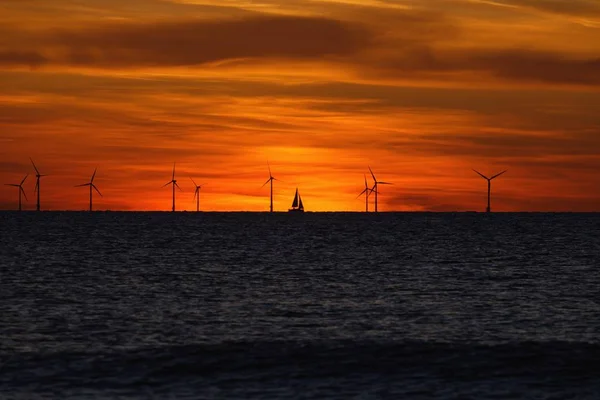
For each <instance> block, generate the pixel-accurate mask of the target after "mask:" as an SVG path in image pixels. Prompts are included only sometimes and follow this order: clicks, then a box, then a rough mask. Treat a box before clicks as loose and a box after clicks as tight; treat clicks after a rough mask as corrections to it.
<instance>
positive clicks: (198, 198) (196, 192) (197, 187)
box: [190, 178, 204, 212]
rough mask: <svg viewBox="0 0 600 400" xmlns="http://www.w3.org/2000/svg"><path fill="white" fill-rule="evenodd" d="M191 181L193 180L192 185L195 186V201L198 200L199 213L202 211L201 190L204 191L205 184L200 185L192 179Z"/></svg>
mask: <svg viewBox="0 0 600 400" xmlns="http://www.w3.org/2000/svg"><path fill="white" fill-rule="evenodd" d="M190 179H191V180H192V183H193V184H194V200H196V212H199V211H200V189H202V187H203V186H204V184H202V185H198V184H196V182H195V181H194V180H193V179H192V178H190Z"/></svg>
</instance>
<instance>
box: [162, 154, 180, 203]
mask: <svg viewBox="0 0 600 400" xmlns="http://www.w3.org/2000/svg"><path fill="white" fill-rule="evenodd" d="M169 185H172V186H173V203H172V206H171V211H172V212H175V187H176V186H177V189H179V191H181V192H183V190H181V188H180V187H179V185H178V184H177V180H176V179H175V163H173V174H172V175H171V180H170V181H169V182H167V183H165V184H164V185H163V187H166V186H169Z"/></svg>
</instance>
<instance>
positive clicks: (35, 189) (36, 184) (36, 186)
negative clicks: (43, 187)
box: [33, 179, 40, 193]
mask: <svg viewBox="0 0 600 400" xmlns="http://www.w3.org/2000/svg"><path fill="white" fill-rule="evenodd" d="M39 186H40V180H39V179H38V180H37V181H36V182H35V188H34V189H33V193H37V191H38V188H39Z"/></svg>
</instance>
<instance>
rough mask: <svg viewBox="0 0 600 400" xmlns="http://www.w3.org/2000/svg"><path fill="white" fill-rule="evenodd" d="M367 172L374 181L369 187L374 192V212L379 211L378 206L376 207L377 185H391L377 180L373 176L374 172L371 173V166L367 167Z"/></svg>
mask: <svg viewBox="0 0 600 400" xmlns="http://www.w3.org/2000/svg"><path fill="white" fill-rule="evenodd" d="M369 172H371V176H372V177H373V182H374V183H373V187H372V188H371V191H372V192H374V193H375V212H379V208H378V204H379V202H378V196H379V185H391V183H389V182H383V181H378V180H377V178H376V177H375V174H374V173H373V170H372V169H371V167H369Z"/></svg>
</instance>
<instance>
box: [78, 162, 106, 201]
mask: <svg viewBox="0 0 600 400" xmlns="http://www.w3.org/2000/svg"><path fill="white" fill-rule="evenodd" d="M97 170H98V168H94V173H93V174H92V179H90V181H89V182H88V183H83V184H81V185H76V186H75V187H82V186H89V187H90V212H92V211H93V208H92V199H93V192H92V189H94V190H95V191H96V192H98V194H99V195H100V197H104V196H102V193H100V191H99V190H98V188H97V187H96V185H94V178H95V177H96V171H97Z"/></svg>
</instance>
